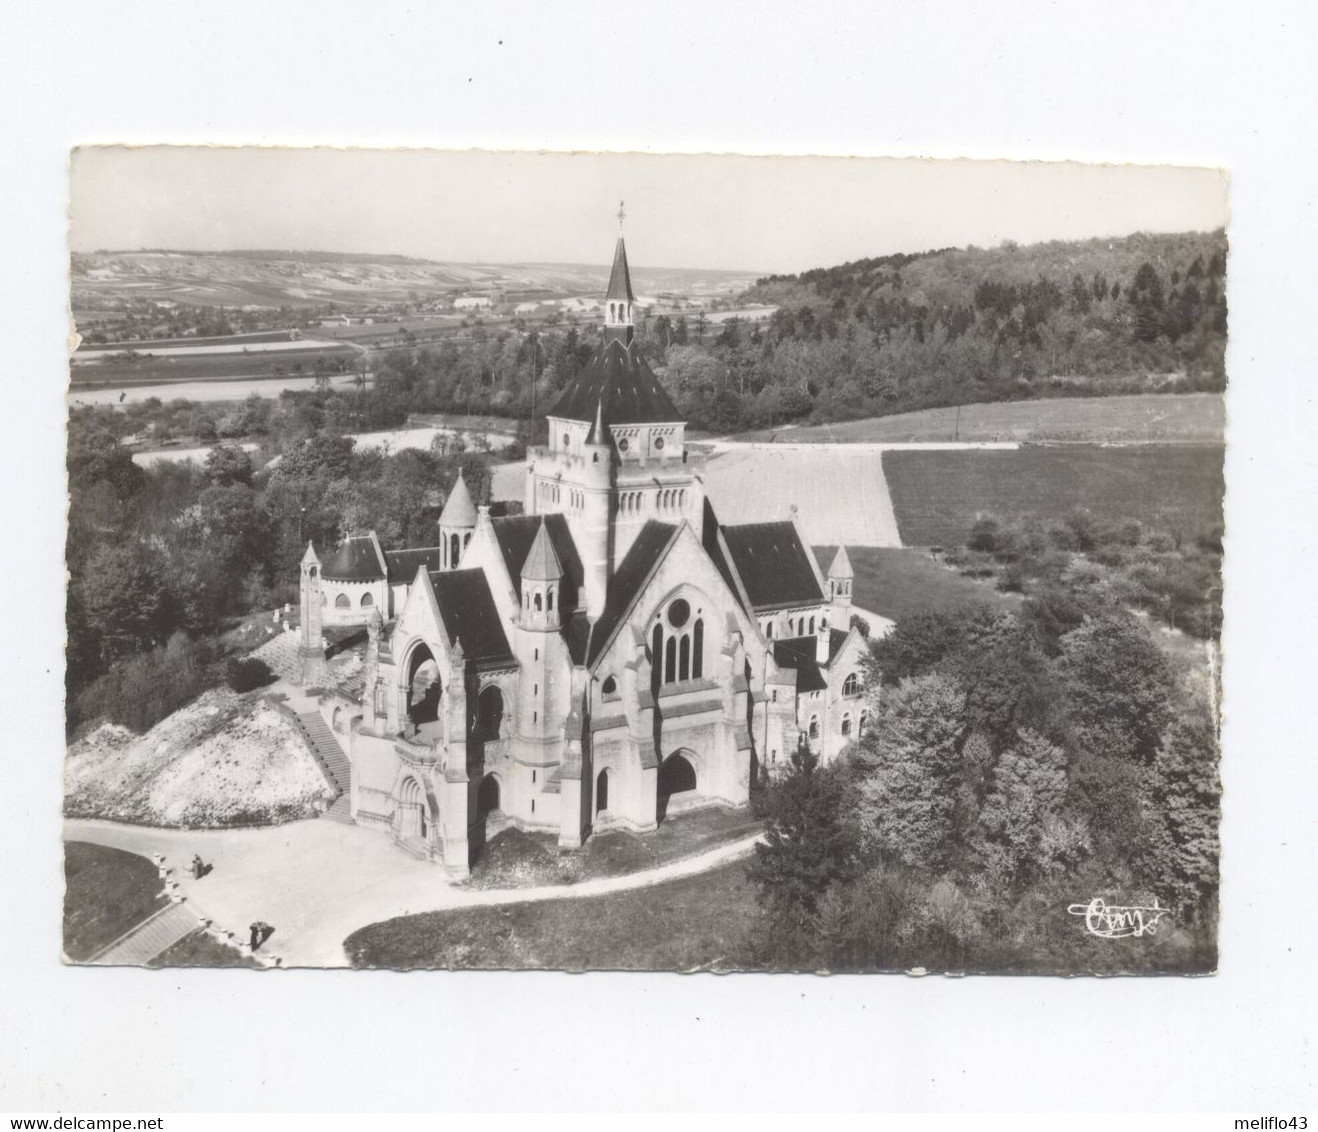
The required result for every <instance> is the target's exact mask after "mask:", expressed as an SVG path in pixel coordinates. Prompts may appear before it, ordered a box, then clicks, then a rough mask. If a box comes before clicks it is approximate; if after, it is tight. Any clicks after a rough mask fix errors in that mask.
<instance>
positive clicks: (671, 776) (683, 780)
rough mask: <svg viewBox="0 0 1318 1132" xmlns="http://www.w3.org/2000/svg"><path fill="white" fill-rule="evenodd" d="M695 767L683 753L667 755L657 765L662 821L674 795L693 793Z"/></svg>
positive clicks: (660, 817)
mask: <svg viewBox="0 0 1318 1132" xmlns="http://www.w3.org/2000/svg"><path fill="white" fill-rule="evenodd" d="M695 790H696V768H695V767H694V766H692V765H691V763H690V761H689V760H688V759H687V757H686V756H685V755H669V756H668V758H666V759H664V761H663V764H662V765H661V766H660V767H659V815H658V816H659V820H660V821H663V820H664V817H665V815H666V814H667V813H668V806H669V802H670V801H671V799H672V798H673V797H674V795H687V794H694V793H695Z"/></svg>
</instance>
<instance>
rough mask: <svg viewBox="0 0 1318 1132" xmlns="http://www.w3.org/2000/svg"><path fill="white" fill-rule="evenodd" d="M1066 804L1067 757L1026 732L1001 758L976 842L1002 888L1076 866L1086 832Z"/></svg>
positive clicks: (985, 805) (982, 813) (1022, 732)
mask: <svg viewBox="0 0 1318 1132" xmlns="http://www.w3.org/2000/svg"><path fill="white" fill-rule="evenodd" d="M1066 798H1067V778H1066V754H1065V752H1064V751H1063V750H1062V749H1061V748H1060V747H1056V746H1054V745H1053V744H1051V743H1049V742H1048V740H1047V739H1045V738H1043V736H1041V735H1038V734H1036V733H1035V732H1032V731H1027V730H1022V731H1021V732H1020V733H1019V735H1018V736H1017V741H1016V744H1015V745H1014V746H1013V747H1011V748H1009V749H1008V750H1006V751H1004V752H1003V753H1002V755H1001V756H1000V757H999V758H998V762H997V766H996V767H995V768H994V770H993V780H992V786H991V788H990V790H989V793H988V796H987V797H986V798H985V799H984V806H983V808H982V809H981V811H980V814H979V828H978V829H977V831H976V836H975V851H976V855H977V856H978V857H979V859H980V860H981V861H982V863H983V865H984V867H985V868H986V869H987V870H988V872H989V874H990V875H991V876H993V877H995V878H996V879H997V880H998V882H999V884H1001V885H1007V886H1010V885H1014V884H1019V883H1021V882H1025V881H1032V880H1034V879H1035V878H1036V877H1038V876H1041V875H1045V874H1047V873H1048V872H1051V871H1053V870H1054V869H1056V868H1058V867H1060V866H1062V865H1065V864H1074V863H1075V860H1074V859H1075V856H1076V855H1077V854H1078V853H1079V852H1080V851H1083V849H1084V848H1085V847H1086V846H1087V841H1086V838H1085V835H1084V830H1083V826H1082V825H1080V824H1079V823H1077V822H1076V821H1075V820H1074V819H1071V818H1070V817H1069V815H1067V814H1065V812H1064V807H1065V804H1066ZM1068 850H1069V852H1068Z"/></svg>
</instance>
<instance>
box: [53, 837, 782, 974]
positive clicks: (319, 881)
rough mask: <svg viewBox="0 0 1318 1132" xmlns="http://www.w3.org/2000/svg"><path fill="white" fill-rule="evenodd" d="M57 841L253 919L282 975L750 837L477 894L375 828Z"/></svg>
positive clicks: (226, 917) (716, 855)
mask: <svg viewBox="0 0 1318 1132" xmlns="http://www.w3.org/2000/svg"><path fill="white" fill-rule="evenodd" d="M64 839H65V840H66V841H89V842H92V843H93V844H97V845H106V846H109V847H111V848H114V849H123V850H126V851H127V852H130V853H138V854H140V855H142V856H145V857H149V856H151V854H153V853H160V854H162V855H163V856H164V857H165V858H166V860H167V862H168V863H169V864H170V865H173V866H174V867H175V869H176V871H175V874H174V876H175V877H176V878H177V879H178V881H179V885H180V891H181V892H182V893H183V895H185V896H187V897H189V898H190V899H195V900H196V901H197V902H198V903H199V904H200V905H201V906H202V907H204V908H205V909H206V914H207V915H208V916H209V917H211V918H212V919H213V920H214V921H215V923H216V924H217V925H219V926H221V927H224V928H226V929H228V930H229V931H233V932H237V933H239V934H240V935H245V934H246V931H247V926H248V924H250V923H251V922H252V921H253V920H264V921H265V922H266V923H269V924H271V925H273V926H274V928H275V934H274V936H273V937H272V938H271V940H270V942H269V943H268V944H267V945H266V947H265V948H263V950H264V951H267V952H269V953H271V954H272V955H277V956H279V958H280V959H281V960H282V963H283V965H284V966H285V967H344V966H347V964H348V960H347V957H346V955H345V954H344V951H343V941H344V940H345V939H346V938H347V937H348V936H349V935H350V934H351V933H352V932H354V931H356V930H357V929H358V928H361V927H365V926H366V925H367V924H373V923H377V922H379V921H380V920H387V919H391V918H393V917H395V916H406V915H414V914H416V913H419V912H439V911H444V910H446V909H450V908H468V907H477V906H482V905H492V904H519V903H523V902H525V901H537V900H563V899H567V898H571V897H577V896H603V895H605V894H607V893H610V892H622V891H625V890H627V889H632V888H644V887H647V886H649V885H655V884H661V883H663V882H664V881H668V880H676V879H678V878H680V877H686V876H693V875H695V874H696V873H702V872H706V871H707V870H709V869H713V868H716V867H718V866H719V865H722V864H726V863H727V862H729V861H735V860H737V859H739V858H741V857H745V856H747V855H749V854H750V852H751V849H752V846H753V845H754V844H755V842H756V841H757V840H758V839H759V835H755V836H751V837H744V838H742V839H741V840H739V841H733V842H730V843H728V844H727V845H720V846H718V847H717V848H715V849H711V850H708V851H707V852H704V853H699V854H696V855H695V856H692V857H686V858H683V859H681V860H678V861H672V862H670V863H668V864H665V865H660V866H658V867H656V868H653V869H645V870H642V871H640V872H635V873H630V874H628V875H626V876H620V877H602V878H598V879H595V880H588V881H582V882H581V883H579V884H564V885H545V886H541V887H537V888H521V889H516V888H514V889H484V890H474V889H469V888H464V887H462V886H461V885H454V884H450V883H449V882H448V881H446V880H445V878H444V875H443V872H442V870H441V869H439V868H438V867H437V866H435V865H433V864H430V863H428V862H425V861H418V860H415V859H414V858H412V857H409V856H407V855H405V854H403V853H401V852H399V851H398V849H396V848H395V847H394V845H393V843H392V842H391V841H390V839H389V838H388V837H386V836H384V835H382V834H381V833H380V832H378V831H376V830H368V829H362V828H361V827H359V826H349V825H340V824H337V823H335V822H326V821H303V822H294V823H291V824H289V825H284V826H276V827H272V828H266V829H249V830H202V831H196V832H192V831H187V830H172V829H153V828H149V827H144V826H130V825H120V824H118V823H115V822H103V821H69V822H66V823H65V827H64ZM193 853H199V854H200V855H201V856H202V858H203V859H204V860H205V861H206V862H207V863H210V864H213V865H214V869H213V871H212V872H211V873H210V874H208V875H207V876H206V877H204V878H202V879H201V880H196V879H194V878H192V877H191V876H190V875H188V873H187V870H186V869H184V868H182V867H181V866H182V865H183V863H184V862H186V861H189V860H191V858H192V854H193Z"/></svg>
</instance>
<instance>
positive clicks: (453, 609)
mask: <svg viewBox="0 0 1318 1132" xmlns="http://www.w3.org/2000/svg"><path fill="white" fill-rule="evenodd" d="M429 575H430V585H431V588H432V589H433V590H434V591H435V604H436V605H438V606H439V615H440V617H442V618H443V620H444V628H445V630H446V631H447V632H448V636H449V640H450V641H454V642H457V641H461V642H462V651H463V653H464V655H465V656H466V658H467V660H469V661H470V662H472V663H473V664H475V665H476V666H477V667H478V668H488V667H497V666H500V665H504V664H512V663H514V661H513V654H512V650H511V649H510V648H509V647H508V636H507V634H506V633H504V631H503V622H502V621H500V619H499V611H498V609H497V608H496V607H495V604H494V595H493V594H491V593H490V584H489V582H487V581H486V579H485V571H484V570H446V571H437V570H432V571H429Z"/></svg>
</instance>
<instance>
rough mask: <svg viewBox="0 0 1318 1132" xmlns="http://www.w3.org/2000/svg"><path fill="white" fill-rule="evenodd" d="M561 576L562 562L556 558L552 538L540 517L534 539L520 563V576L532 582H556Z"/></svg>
mask: <svg viewBox="0 0 1318 1132" xmlns="http://www.w3.org/2000/svg"><path fill="white" fill-rule="evenodd" d="M562 576H563V566H562V563H560V562H559V560H558V554H557V552H555V550H554V543H553V540H552V539H550V537H549V531H548V529H547V528H546V527H545V521H544V519H543V518H541V520H540V528H539V530H537V531H536V534H535V541H534V542H533V543H531V549H530V550H528V551H527V552H526V561H525V562H523V563H522V577H523V578H525V579H527V580H529V581H532V582H556V581H558V579H559V578H561V577H562Z"/></svg>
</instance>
